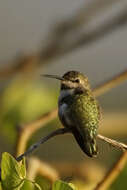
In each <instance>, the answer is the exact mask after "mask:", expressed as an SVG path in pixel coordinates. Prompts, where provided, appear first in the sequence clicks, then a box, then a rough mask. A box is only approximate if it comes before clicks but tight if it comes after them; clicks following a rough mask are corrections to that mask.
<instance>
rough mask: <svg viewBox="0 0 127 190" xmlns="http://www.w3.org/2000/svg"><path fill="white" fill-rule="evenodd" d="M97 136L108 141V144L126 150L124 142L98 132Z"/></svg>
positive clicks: (126, 146)
mask: <svg viewBox="0 0 127 190" xmlns="http://www.w3.org/2000/svg"><path fill="white" fill-rule="evenodd" d="M97 137H98V139H100V140H102V141H104V142H107V143H109V144H110V145H112V146H113V147H115V148H118V149H120V150H122V151H126V150H127V145H126V144H124V143H121V142H118V141H116V140H113V139H110V138H108V137H104V136H102V135H100V134H98V135H97Z"/></svg>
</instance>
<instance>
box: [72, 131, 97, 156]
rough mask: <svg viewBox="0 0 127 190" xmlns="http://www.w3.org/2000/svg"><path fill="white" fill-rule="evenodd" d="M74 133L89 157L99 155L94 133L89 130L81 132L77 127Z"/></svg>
mask: <svg viewBox="0 0 127 190" xmlns="http://www.w3.org/2000/svg"><path fill="white" fill-rule="evenodd" d="M73 135H74V137H75V139H76V141H77V143H78V144H79V146H80V148H81V149H82V151H83V152H85V153H86V154H87V155H88V156H89V157H95V156H97V153H98V150H97V143H96V135H95V134H94V133H93V134H92V132H91V133H89V132H88V131H86V132H85V131H83V132H79V131H78V130H77V129H74V130H73Z"/></svg>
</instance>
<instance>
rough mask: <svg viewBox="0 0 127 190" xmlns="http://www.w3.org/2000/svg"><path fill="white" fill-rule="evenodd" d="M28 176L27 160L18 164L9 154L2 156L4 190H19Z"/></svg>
mask: <svg viewBox="0 0 127 190" xmlns="http://www.w3.org/2000/svg"><path fill="white" fill-rule="evenodd" d="M25 176H26V169H25V160H23V161H21V162H17V161H16V160H15V159H14V158H13V157H12V156H11V155H10V154H9V153H7V152H5V153H3V154H2V161H1V181H2V187H3V189H4V190H12V189H13V190H19V189H20V188H21V187H22V185H23V183H24V178H25Z"/></svg>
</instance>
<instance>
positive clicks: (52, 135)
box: [16, 128, 69, 161]
mask: <svg viewBox="0 0 127 190" xmlns="http://www.w3.org/2000/svg"><path fill="white" fill-rule="evenodd" d="M68 132H69V131H68V129H66V128H61V129H57V130H55V131H53V132H51V133H49V134H48V135H47V136H46V137H43V138H41V139H40V140H39V141H38V142H37V143H35V144H33V145H32V146H30V148H28V150H27V151H26V152H24V153H23V154H21V155H20V156H18V157H17V158H16V160H17V161H21V160H22V159H23V157H25V156H27V155H29V154H30V153H31V152H33V151H34V150H35V149H36V148H38V147H39V146H40V145H41V144H43V143H44V142H46V141H48V140H49V139H50V138H52V137H54V136H56V135H61V134H64V133H68Z"/></svg>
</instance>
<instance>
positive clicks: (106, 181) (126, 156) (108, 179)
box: [94, 151, 127, 190]
mask: <svg viewBox="0 0 127 190" xmlns="http://www.w3.org/2000/svg"><path fill="white" fill-rule="evenodd" d="M126 162H127V151H126V152H124V153H123V154H122V156H121V157H120V159H119V160H118V161H117V162H116V164H115V165H114V166H113V168H111V170H110V171H109V172H108V173H107V175H106V176H105V177H104V178H103V179H102V181H101V182H100V183H98V184H97V186H96V187H95V189H94V190H107V189H108V187H109V186H110V185H111V184H112V182H113V181H114V180H115V179H116V177H117V176H118V175H119V173H120V172H121V171H122V169H123V168H124V166H125V164H126Z"/></svg>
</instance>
